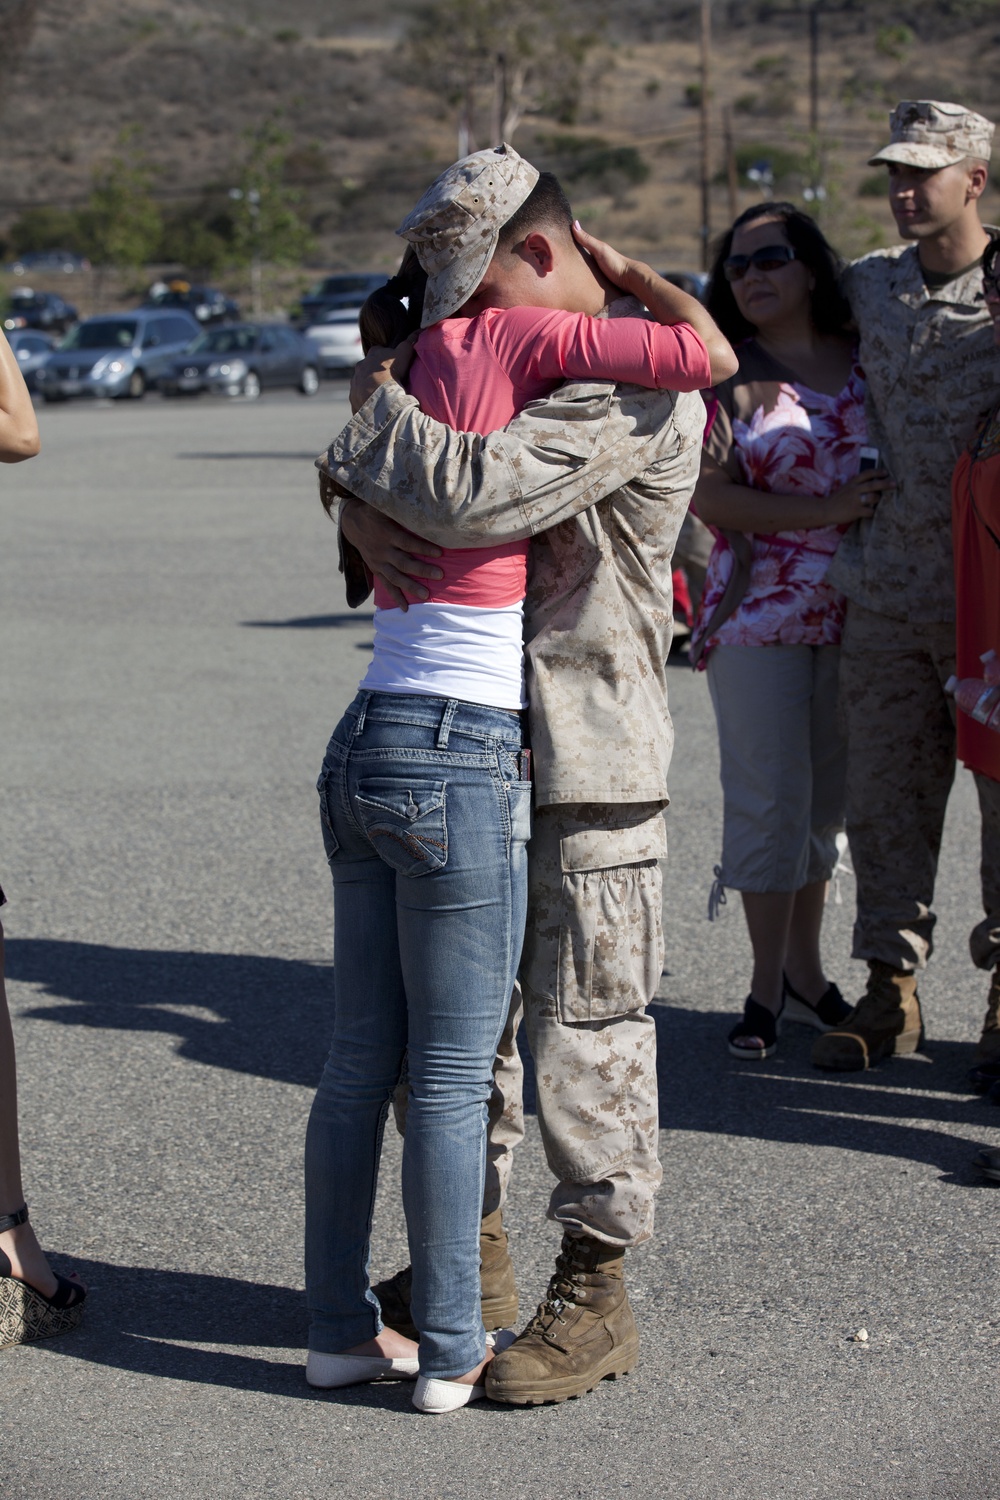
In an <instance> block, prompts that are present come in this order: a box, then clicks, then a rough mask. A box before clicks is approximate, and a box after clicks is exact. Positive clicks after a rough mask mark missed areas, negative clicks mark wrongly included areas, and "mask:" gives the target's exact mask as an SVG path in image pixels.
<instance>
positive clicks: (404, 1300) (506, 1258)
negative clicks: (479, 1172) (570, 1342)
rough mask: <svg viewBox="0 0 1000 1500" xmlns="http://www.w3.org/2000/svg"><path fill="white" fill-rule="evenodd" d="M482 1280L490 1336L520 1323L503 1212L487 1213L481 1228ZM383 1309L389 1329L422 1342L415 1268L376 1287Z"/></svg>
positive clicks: (385, 1322) (486, 1323) (480, 1269)
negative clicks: (414, 1301) (415, 1312)
mask: <svg viewBox="0 0 1000 1500" xmlns="http://www.w3.org/2000/svg"><path fill="white" fill-rule="evenodd" d="M479 1279H480V1286H481V1288H482V1310H483V1327H484V1328H485V1329H486V1332H487V1333H492V1332H493V1330H494V1329H497V1328H511V1327H513V1325H514V1324H515V1323H516V1322H517V1283H516V1282H515V1280H514V1267H513V1265H512V1264H511V1259H510V1251H509V1250H508V1248H507V1231H506V1230H505V1229H504V1227H503V1213H502V1210H501V1209H499V1208H498V1209H496V1211H495V1212H494V1213H491V1214H487V1215H486V1217H485V1219H484V1220H483V1222H482V1224H481V1225H480V1228H479ZM372 1291H373V1292H374V1293H375V1295H376V1297H377V1298H378V1300H379V1305H380V1306H381V1308H382V1322H383V1323H384V1324H385V1325H386V1327H387V1328H394V1329H395V1330H396V1332H397V1333H401V1334H403V1336H404V1337H405V1338H408V1339H419V1337H420V1334H419V1332H418V1331H417V1329H416V1328H415V1326H414V1323H413V1318H412V1316H411V1314H410V1298H411V1297H412V1295H413V1268H412V1266H404V1267H403V1269H402V1270H401V1271H397V1272H396V1274H395V1276H390V1277H388V1278H387V1279H386V1280H385V1281H379V1282H377V1283H376V1285H375V1286H373V1287H372Z"/></svg>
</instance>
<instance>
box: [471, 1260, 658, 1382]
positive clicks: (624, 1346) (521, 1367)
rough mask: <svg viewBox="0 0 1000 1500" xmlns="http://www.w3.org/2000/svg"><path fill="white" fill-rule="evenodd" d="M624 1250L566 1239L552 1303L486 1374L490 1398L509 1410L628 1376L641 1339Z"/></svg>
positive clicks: (549, 1300)
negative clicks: (625, 1274) (628, 1288)
mask: <svg viewBox="0 0 1000 1500" xmlns="http://www.w3.org/2000/svg"><path fill="white" fill-rule="evenodd" d="M624 1259H625V1256H624V1252H623V1251H622V1250H617V1249H615V1248H614V1247H613V1246H611V1245H605V1244H602V1242H601V1241H600V1240H594V1239H591V1238H590V1237H589V1236H588V1235H575V1234H570V1233H569V1232H568V1231H567V1232H566V1233H565V1234H564V1235H563V1242H562V1248H561V1249H560V1251H559V1255H558V1257H557V1258H556V1271H555V1275H554V1276H553V1278H552V1280H551V1281H550V1282H549V1289H548V1292H547V1293H546V1296H545V1301H544V1302H543V1303H542V1304H541V1305H540V1307H539V1309H538V1311H537V1312H536V1313H535V1316H534V1317H533V1318H532V1320H531V1322H530V1323H529V1324H528V1326H527V1328H526V1329H525V1330H524V1332H523V1333H522V1334H521V1335H520V1336H519V1337H518V1338H517V1339H515V1341H514V1343H513V1344H511V1345H510V1347H509V1348H508V1349H504V1350H503V1352H502V1353H500V1354H498V1355H496V1357H495V1358H494V1359H493V1361H492V1363H491V1364H490V1365H489V1366H488V1367H487V1371H486V1394H487V1396H488V1397H489V1399H490V1400H491V1401H503V1402H506V1404H507V1405H509V1406H540V1405H542V1404H543V1403H544V1402H547V1401H565V1400H567V1398H568V1397H570V1396H583V1395H584V1394H585V1393H586V1392H587V1391H592V1390H593V1389H594V1386H595V1385H597V1383H598V1381H600V1380H605V1379H607V1378H608V1377H609V1376H610V1378H611V1379H612V1380H617V1378H618V1377H619V1375H627V1374H628V1372H629V1370H631V1369H632V1367H633V1366H634V1364H635V1362H636V1360H637V1359H638V1358H639V1334H638V1331H637V1329H636V1326H635V1319H634V1318H633V1316H632V1309H631V1308H630V1307H629V1304H628V1296H627V1294H626V1291H625V1282H624V1281H623V1279H622V1274H623V1265H624Z"/></svg>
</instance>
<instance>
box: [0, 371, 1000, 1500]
mask: <svg viewBox="0 0 1000 1500" xmlns="http://www.w3.org/2000/svg"><path fill="white" fill-rule="evenodd" d="M345 394H346V387H345V386H343V385H339V384H338V385H325V386H324V387H323V390H322V391H321V393H320V395H319V397H317V398H316V399H314V400H311V401H307V400H303V399H301V398H299V397H296V396H292V395H289V396H284V395H281V396H271V395H267V396H265V397H264V398H263V399H262V400H261V401H259V402H256V403H246V402H231V403H227V402H224V401H207V400H206V401H195V402H169V403H168V402H165V401H161V400H159V399H157V398H147V399H146V400H145V401H143V402H141V403H128V404H114V405H105V404H98V405H89V404H78V405H72V406H66V407H58V408H54V409H51V410H48V409H45V410H43V411H42V412H41V413H40V420H41V422H42V435H43V444H44V447H43V453H42V455H41V457H40V458H39V459H37V460H35V461H34V462H32V463H30V464H25V465H21V466H18V467H16V468H10V469H4V470H3V472H2V473H0V538H2V546H0V642H2V651H0V674H2V683H3V700H2V701H3V711H2V714H0V749H2V765H3V770H4V775H3V781H2V787H0V833H2V843H0V874H2V879H3V885H4V887H5V889H6V890H7V891H8V894H9V896H10V898H11V907H10V910H9V913H7V912H5V914H4V925H5V929H6V932H7V937H8V982H9V994H10V999H11V1004H12V1010H13V1012H14V1014H15V1026H16V1034H17V1040H18V1046H19V1066H20V1090H21V1109H22V1122H23V1123H22V1135H23V1148H24V1158H25V1179H26V1186H27V1192H28V1198H29V1202H30V1203H31V1206H32V1214H33V1218H34V1219H35V1221H36V1223H37V1225H38V1228H39V1233H40V1235H41V1237H42V1239H43V1243H45V1244H46V1245H47V1246H48V1247H50V1248H51V1250H52V1251H53V1252H55V1254H56V1260H57V1263H58V1265H59V1267H60V1269H67V1268H68V1267H69V1266H76V1267H77V1268H78V1269H79V1270H80V1272H81V1274H82V1275H83V1277H84V1279H85V1280H86V1281H87V1282H88V1283H89V1285H90V1287H91V1296H90V1299H89V1301H88V1305H87V1313H86V1318H85V1322H84V1325H83V1327H82V1328H81V1330H80V1331H79V1332H78V1333H76V1334H74V1335H72V1336H70V1337H67V1338H65V1339H62V1340H58V1341H53V1342H52V1343H51V1344H48V1345H36V1346H31V1347H23V1348H17V1349H13V1350H8V1351H4V1353H3V1354H2V1355H0V1371H2V1375H3V1390H2V1407H3V1413H4V1415H3V1438H2V1441H0V1493H2V1495H3V1496H4V1497H5V1500H6V1497H10V1500H20V1497H25V1500H28V1497H31V1500H112V1497H114V1500H122V1497H127V1500H161V1497H165V1496H175V1495H176V1496H189V1495H192V1494H201V1495H205V1496H209V1497H211V1500H244V1497H248V1496H254V1497H257V1496H261V1497H263V1496H267V1497H275V1500H314V1497H315V1500H319V1497H325V1496H331V1495H334V1496H344V1497H350V1500H409V1497H414V1500H434V1497H441V1500H474V1497H479V1496H483V1495H490V1496H492V1495H498V1496H504V1497H511V1500H549V1497H552V1500H576V1497H581V1496H585V1497H588V1500H590V1497H597V1496H606V1495H617V1494H619V1493H623V1494H624V1493H630V1494H633V1495H643V1496H651V1497H664V1500H857V1497H864V1500H869V1497H871V1500H875V1497H879V1500H882V1497H885V1500H998V1497H1000V1459H998V1455H997V1441H996V1415H995V1412H996V1381H997V1368H998V1358H1000V1307H998V1298H997V1291H998V1276H997V1254H996V1251H997V1218H998V1214H1000V1191H998V1190H997V1189H995V1188H993V1187H990V1186H989V1185H986V1184H984V1183H982V1182H981V1181H980V1180H979V1179H978V1178H977V1176H976V1174H975V1173H974V1172H973V1171H972V1169H971V1167H970V1158H971V1156H972V1154H973V1153H974V1151H975V1149H976V1148H977V1147H978V1146H979V1145H981V1144H983V1143H990V1144H994V1145H998V1144H1000V1131H998V1129H997V1125H998V1124H1000V1110H996V1109H992V1108H991V1107H989V1106H987V1105H985V1104H984V1103H982V1102H981V1101H979V1100H977V1099H974V1098H971V1097H970V1096H969V1095H968V1094H967V1093H966V1092H965V1090H964V1087H963V1075H964V1072H965V1069H966V1067H967V1066H968V1062H969V1056H970V1052H971V1044H972V1042H973V1040H974V1038H975V1036H976V1034H977V1032H978V1027H979V1022H980V1018H981V1013H982V1009H983V1004H984V1000H985V989H986V985H985V980H984V977H983V976H980V975H977V974H976V973H975V971H973V970H972V968H971V966H970V964H969V961H968V957H967V952H966V934H967V931H968V929H969V927H970V926H971V925H972V923H973V921H974V920H976V916H977V914H978V912H979V900H978V895H977V890H976V873H977V864H978V847H977V846H978V829H977V817H976V812H975V805H974V803H975V799H974V795H973V791H972V786H971V778H969V777H968V776H967V774H966V773H964V772H963V773H961V774H960V777H959V781H958V783H957V787H956V792H955V795H954V797H953V801H952V806H951V809H950V814H949V823H948V829H947V837H946V846H945V851H944V856H943V860H942V869H941V876H940V900H939V905H938V910H939V914H940V924H939V933H940V942H939V949H938V953H937V955H936V957H935V959H934V962H933V966H932V969H931V971H930V973H929V974H928V976H927V978H926V979H925V981H924V982H923V984H922V986H921V991H922V997H923V999H924V1002H925V1009H926V1014H927V1020H928V1034H929V1038H930V1040H929V1044H928V1056H927V1058H926V1059H919V1060H912V1061H911V1060H906V1061H900V1062H896V1063H892V1064H889V1065H887V1066H884V1067H882V1068H880V1069H878V1070H876V1071H874V1072H872V1073H870V1074H866V1075H852V1076H850V1077H848V1078H840V1079H837V1078H831V1077H829V1076H827V1075H822V1074H819V1073H816V1072H814V1071H813V1070H812V1069H811V1067H810V1066H809V1062H808V1052H809V1045H810V1042H811V1036H812V1034H811V1033H808V1032H804V1031H799V1030H798V1029H796V1028H789V1030H788V1031H787V1032H786V1034H785V1036H784V1038H783V1040H782V1044H781V1047H780V1049H779V1052H778V1054H777V1055H776V1056H775V1057H774V1058H773V1059H771V1060H770V1061H768V1062H767V1063H764V1064H761V1065H748V1064H740V1063H739V1062H737V1061H735V1060H733V1059H730V1058H729V1056H728V1055H727V1053H726V1049H725V1033H726V1030H727V1027H728V1025H730V1024H731V1021H732V1017H733V1014H734V1013H735V1012H736V1011H737V1010H738V1009H739V1007H740V1005H741V1004H742V1000H743V997H744V995H745V993H746V988H747V976H748V972H749V963H748V947H747V943H746V940H745V935H744V929H743V923H742V917H741V914H740V911H739V907H738V901H737V899H736V898H735V897H731V898H730V901H729V904H728V907H727V908H726V910H725V912H724V914H723V916H722V917H721V919H720V920H719V921H718V922H716V923H715V924H714V925H709V923H708V922H707V921H706V918H705V908H706V902H707V896H708V889H709V885H710V883H711V875H712V866H713V864H714V863H715V861H716V859H717V857H718V846H719V836H720V826H721V802H720V796H719V791H718V785H717V758H716V751H715V742H714V724H713V721H712V714H711V708H710V705H709V701H708V694H707V691H706V689H705V684H704V681H703V680H702V679H701V678H696V677H694V676H693V675H692V674H691V673H690V672H689V671H688V670H687V669H686V668H685V667H684V666H682V665H678V666H676V667H672V668H671V692H672V702H673V705H674V715H675V720H676V729H677V748H676V752H675V762H674V772H673V798H674V801H673V806H672V808H671V810H670V813H669V815H668V820H669V833H670V843H671V856H670V863H669V868H668V874H667V893H666V901H665V918H666V929H667V934H668V955H667V967H666V970H665V972H664V976H663V981H662V985H661V991H660V999H659V1000H658V1003H657V1006H656V1015H657V1023H658V1026H659V1036H660V1068H661V1078H662V1094H661V1123H662V1126H663V1160H664V1185H663V1190H662V1195H661V1198H660V1206H659V1219H658V1225H657V1231H656V1235H655V1237H654V1239H653V1240H652V1241H651V1242H650V1243H649V1244H647V1245H645V1246H644V1247H642V1248H641V1249H639V1250H637V1251H635V1252H634V1253H633V1254H632V1255H630V1257H629V1267H628V1270H629V1279H630V1286H631V1290H632V1296H633V1301H634V1304H635V1308H636V1314H637V1318H638V1320H639V1324H640V1330H641V1334H642V1338H643V1354H642V1362H641V1365H640V1367H639V1369H638V1370H637V1371H636V1372H635V1373H634V1374H633V1375H632V1376H630V1377H629V1378H627V1379H626V1380H624V1381H620V1382H617V1383H614V1384H612V1383H606V1384H605V1385H603V1386H601V1387H600V1388H599V1389H598V1390H597V1391H595V1392H594V1393H593V1394H592V1395H590V1396H588V1397H587V1398H585V1399H584V1400H582V1401H577V1402H569V1403H566V1404H565V1405H562V1406H558V1407H551V1408H542V1409H538V1410H532V1411H517V1410H505V1409H501V1408H497V1407H492V1406H488V1405H485V1404H484V1405H481V1406H477V1407H473V1408H470V1409H468V1410H467V1411H464V1412H459V1413H456V1414H454V1415H453V1416H450V1417H445V1418H438V1419H431V1418H427V1417H421V1416H418V1415H417V1414H416V1413H414V1412H413V1411H412V1409H411V1407H410V1405H409V1393H408V1390H407V1388H406V1387H405V1386H393V1385H388V1386H377V1387H357V1388H354V1389H351V1390H348V1391H344V1392H339V1393H331V1394H328V1395H317V1394H315V1393H313V1392H310V1391H309V1390H308V1388H307V1387H306V1386H305V1383H304V1379H303V1372H302V1366H303V1346H304V1336H305V1310H304V1305H303V1297H302V1290H301V1288H302V1273H301V1251H300V1247H301V1239H302V1194H301V1151H302V1138H303V1131H304V1126H305V1118H306V1113H307V1110H308V1106H309V1103H310V1099H311V1090H312V1088H313V1086H314V1084H315V1081H316V1079H317V1077H318V1074H319V1071H320V1068H321V1066H322V1060H323V1056H324V1052H325V1047H326V1038H327V1032H328V1028H329V1011H330V998H331V980H332V970H331V965H330V951H331V942H330V933H331V900H330V894H329V890H328V877H327V872H326V866H325V861H324V859H323V853H322V846H321V841H320V838H319V832H318V824H317V818H316V811H315V793H314V791H313V786H314V782H315V777H316V774H317V771H318V769H319V764H320V761H321V758H322V754H323V749H324V746H325V742H326V739H327V737H328V735H329V732H330V730H331V728H332V727H333V725H334V723H335V722H336V719H337V717H338V715H339V712H340V709H341V708H342V706H343V705H344V703H345V702H346V701H348V699H349V697H350V696H351V694H352V693H353V690H354V687H355V685H356V683H357V680H358V678H359V676H360V673H361V671H362V669H363V666H364V663H365V659H366V652H367V651H368V649H369V647H370V641H371V625H370V620H369V618H368V617H367V616H366V615H365V614H364V613H362V614H351V613H350V612H349V611H348V610H347V608H346V605H345V602H344V598H343V591H342V587H341V581H340V579H339V576H338V574H337V561H336V539H335V533H334V530H333V527H332V526H331V525H330V523H329V521H328V520H327V519H326V517H325V515H324V513H323V511H322V509H321V507H320V505H319V501H318V498H317V493H316V483H315V475H314V470H313V467H312V460H313V457H314V455H315V454H316V453H317V452H318V451H319V450H320V449H321V448H322V447H323V446H325V444H326V442H327V441H328V440H329V439H330V437H331V436H332V435H333V433H334V432H335V431H336V430H337V428H338V427H339V426H340V425H341V423H342V421H343V420H344V418H345V415H346V411H347V407H346V400H345ZM841 884H842V898H843V899H842V902H841V903H840V904H836V903H835V902H833V903H831V906H830V915H829V922H828V931H827V948H828V952H829V966H830V971H831V974H832V977H834V978H835V979H837V981H838V982H839V983H840V984H841V986H842V987H843V988H844V989H845V991H846V992H847V993H848V994H856V993H857V992H858V988H859V985H860V983H861V982H862V979H861V976H860V966H857V965H853V964H852V963H851V961H850V958H849V951H850V925H851V905H852V900H853V887H852V882H851V880H850V877H849V876H845V877H844V878H843V880H842V882H841ZM398 1158H399V1152H398V1145H397V1142H396V1140H395V1139H388V1140H387V1143H386V1148H385V1161H384V1166H383V1182H382V1191H381V1196H380V1200H379V1205H378V1210H377V1218H376V1223H375V1230H374V1246H375V1252H374V1253H375V1264H374V1266H373V1272H374V1274H375V1276H379V1275H382V1274H384V1273H386V1272H389V1271H392V1270H394V1269H396V1267H397V1266H399V1265H401V1264H402V1263H403V1261H404V1259H405V1250H404V1239H403V1233H402V1225H401V1221H400V1215H399V1211H398V1206H397V1189H398V1171H397V1169H398ZM547 1192H548V1175H547V1168H546V1166H545V1162H544V1158H543V1156H542V1152H541V1148H540V1145H539V1141H538V1134H537V1128H536V1125H535V1121H534V1118H533V1116H532V1117H531V1118H530V1119H529V1135H528V1140H527V1142H526V1144H525V1146H524V1148H523V1150H522V1152H521V1157H520V1160H519V1163H518V1165H517V1169H516V1174H515V1182H514V1186H513V1191H512V1198H511V1202H510V1206H509V1220H510V1227H511V1230H512V1240H513V1251H514V1256H515V1262H516V1266H517V1271H518V1279H519V1284H520V1289H521V1294H522V1303H523V1307H524V1309H525V1310H527V1311H530V1310H531V1308H532V1306H533V1305H534V1302H535V1301H536V1300H537V1299H538V1297H539V1296H540V1295H541V1293H542V1291H543V1289H544V1285H545V1281H546V1278H547V1275H548V1267H549V1265H550V1263H551V1259H552V1256H553V1254H554V1251H555V1247H556V1243H557V1234H556V1231H555V1229H554V1226H552V1225H551V1224H549V1223H547V1221H546V1220H545V1217H544V1212H545V1204H546V1200H547ZM862 1328H864V1329H865V1330H867V1332H868V1339H867V1341H864V1342H860V1343H858V1342H851V1341H850V1340H851V1336H852V1335H855V1334H856V1333H857V1332H858V1330H860V1329H862Z"/></svg>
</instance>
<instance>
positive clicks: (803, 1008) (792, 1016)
mask: <svg viewBox="0 0 1000 1500" xmlns="http://www.w3.org/2000/svg"><path fill="white" fill-rule="evenodd" d="M781 977H782V980H783V982H784V986H785V1003H784V1013H785V1016H786V1017H787V1018H788V1020H789V1021H799V1022H801V1024H802V1025H803V1026H815V1028H816V1030H817V1031H831V1030H832V1029H833V1027H834V1026H839V1025H840V1023H841V1022H842V1021H846V1020H847V1018H848V1016H849V1015H850V1014H851V1011H852V1010H853V1009H854V1006H853V1005H850V1004H848V1002H847V1001H846V1000H845V999H844V997H843V995H842V994H841V993H840V991H839V990H838V988H837V986H836V985H835V984H834V983H833V982H832V981H831V982H830V984H829V985H828V986H827V990H826V993H825V994H824V995H822V996H821V998H820V999H819V1000H817V1002H816V1004H815V1005H812V1004H811V1003H810V1002H809V1001H808V1000H807V999H806V997H805V995H800V994H799V992H798V990H793V989H792V986H791V985H790V984H789V982H788V975H787V974H783V975H782V976H781Z"/></svg>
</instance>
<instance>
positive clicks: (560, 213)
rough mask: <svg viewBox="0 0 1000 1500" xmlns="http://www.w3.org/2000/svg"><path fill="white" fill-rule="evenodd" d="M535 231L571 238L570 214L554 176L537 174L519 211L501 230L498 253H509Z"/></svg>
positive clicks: (516, 210)
mask: <svg viewBox="0 0 1000 1500" xmlns="http://www.w3.org/2000/svg"><path fill="white" fill-rule="evenodd" d="M536 229H555V230H559V231H561V232H562V233H563V234H566V235H568V236H569V238H570V239H572V238H573V210H572V209H571V208H570V206H569V199H568V198H567V197H566V194H565V193H564V192H563V190H562V184H561V183H560V181H559V179H558V177H556V175H555V173H553V172H540V173H539V174H538V181H537V182H536V183H535V185H534V187H533V188H532V189H531V192H530V193H529V194H528V196H527V198H525V200H524V202H523V203H522V204H521V206H520V208H517V209H515V210H514V212H513V213H512V214H511V216H510V218H509V219H508V220H507V222H506V223H505V224H503V225H502V226H501V229H500V238H499V239H498V240H497V249H498V250H511V249H513V247H514V246H515V245H519V244H520V243H521V241H522V240H523V239H525V238H526V236H527V235H529V234H531V233H532V231H533V230H536Z"/></svg>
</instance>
